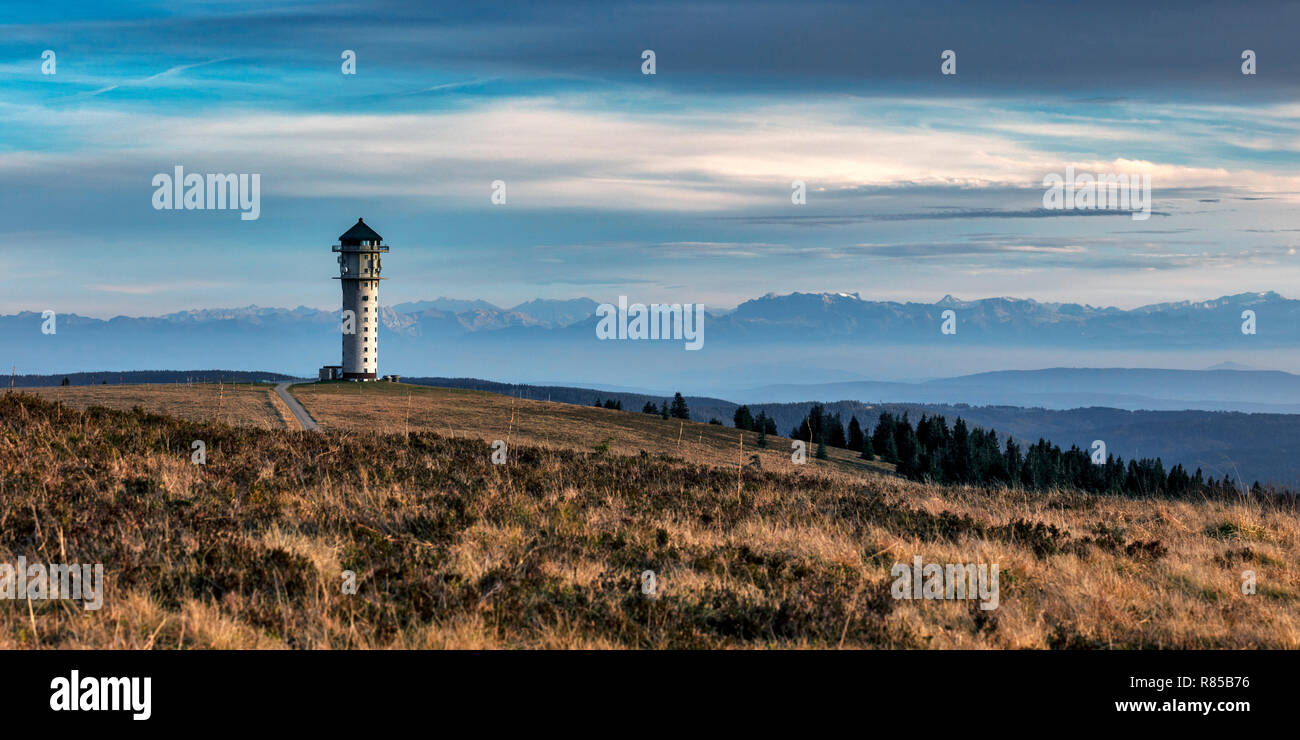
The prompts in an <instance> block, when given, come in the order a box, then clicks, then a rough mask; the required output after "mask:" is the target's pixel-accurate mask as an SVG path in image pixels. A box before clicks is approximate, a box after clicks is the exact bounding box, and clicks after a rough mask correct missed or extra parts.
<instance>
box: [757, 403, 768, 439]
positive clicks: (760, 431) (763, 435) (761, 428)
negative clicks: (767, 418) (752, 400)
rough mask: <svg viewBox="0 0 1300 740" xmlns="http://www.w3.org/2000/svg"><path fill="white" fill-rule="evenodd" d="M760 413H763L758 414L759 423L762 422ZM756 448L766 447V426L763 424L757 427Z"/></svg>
mask: <svg viewBox="0 0 1300 740" xmlns="http://www.w3.org/2000/svg"><path fill="white" fill-rule="evenodd" d="M762 413H763V412H761V411H760V412H759V421H760V422H762V421H763V416H762ZM758 446H759V447H767V425H766V424H763V423H760V424H759V425H758Z"/></svg>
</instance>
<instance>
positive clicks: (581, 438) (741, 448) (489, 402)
mask: <svg viewBox="0 0 1300 740" xmlns="http://www.w3.org/2000/svg"><path fill="white" fill-rule="evenodd" d="M289 390H290V392H291V393H293V394H294V396H296V397H297V398H298V400H299V401H300V402H301V403H302V405H303V406H304V407H305V408H306V409H307V412H308V413H310V414H311V416H312V418H313V419H315V420H316V421H317V423H319V424H320V425H321V427H322V428H327V429H344V430H349V431H371V430H377V429H382V430H384V431H387V432H395V433H405V432H406V430H408V429H409V430H410V431H412V432H418V431H430V432H435V433H437V434H442V435H445V436H449V437H457V438H469V439H481V440H486V441H488V442H492V441H493V440H497V439H499V440H502V441H505V442H507V443H508V445H509V446H513V445H514V444H515V443H519V444H522V445H528V446H536V447H543V448H548V449H557V450H560V449H563V450H581V451H584V452H588V451H593V450H596V449H598V448H600V449H604V450H606V451H608V452H609V453H610V454H613V455H639V454H641V453H642V452H647V453H649V454H652V455H670V456H672V457H676V458H680V459H682V460H686V461H688V462H697V463H701V464H705V465H714V466H726V465H730V466H732V467H733V468H735V467H737V466H738V465H739V464H740V463H741V462H743V463H744V464H746V465H752V463H753V461H752V457H753V455H758V456H759V461H760V462H759V464H760V465H761V466H762V469H764V470H779V471H784V472H797V471H798V470H799V469H800V468H799V467H798V466H796V465H793V464H792V463H791V457H790V455H791V446H790V445H791V442H790V440H789V439H787V438H784V437H776V436H769V437H768V446H767V448H766V449H760V448H759V447H758V446H757V445H758V435H757V434H755V433H753V432H741V431H740V430H737V429H734V428H732V427H730V426H717V425H711V424H700V423H697V422H691V421H682V420H680V419H667V420H665V419H661V418H659V416H657V415H654V414H642V413H639V412H636V411H614V410H612V409H603V408H596V407H594V406H575V405H573V404H565V403H552V402H548V401H533V400H529V399H519V398H511V397H510V396H503V395H500V394H498V393H488V392H485V391H471V390H463V389H459V388H431V387H429V386H421V385H408V384H405V383H365V384H362V383H307V384H302V385H295V386H292V387H290V389H289ZM742 437H743V438H744V442H743V445H742V443H741V438H742ZM815 452H816V446H815V445H814V446H812V447H811V448H809V449H807V456H808V458H812V457H813V454H814V453H815ZM827 454H828V455H829V458H830V460H829V463H830V467H832V468H834V469H837V470H842V471H845V472H864V471H871V470H874V471H879V472H888V471H892V470H893V466H892V465H890V464H888V463H883V462H879V461H873V462H867V461H865V460H861V459H859V458H858V456H857V455H856V454H855V453H852V452H850V451H848V450H839V449H833V448H828V450H827Z"/></svg>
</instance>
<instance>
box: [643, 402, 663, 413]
mask: <svg viewBox="0 0 1300 740" xmlns="http://www.w3.org/2000/svg"><path fill="white" fill-rule="evenodd" d="M641 413H643V414H657V413H659V409H657V408H655V405H654V404H653V403H650V402H649V401H646V402H645V405H644V406H642V407H641Z"/></svg>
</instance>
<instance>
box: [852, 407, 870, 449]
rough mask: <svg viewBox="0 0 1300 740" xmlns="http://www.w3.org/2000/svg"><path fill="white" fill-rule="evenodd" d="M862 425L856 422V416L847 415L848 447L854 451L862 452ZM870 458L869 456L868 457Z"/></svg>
mask: <svg viewBox="0 0 1300 740" xmlns="http://www.w3.org/2000/svg"><path fill="white" fill-rule="evenodd" d="M862 442H863V437H862V426H861V425H860V424H858V417H856V416H850V417H849V449H850V450H853V451H854V452H862ZM868 459H870V458H868Z"/></svg>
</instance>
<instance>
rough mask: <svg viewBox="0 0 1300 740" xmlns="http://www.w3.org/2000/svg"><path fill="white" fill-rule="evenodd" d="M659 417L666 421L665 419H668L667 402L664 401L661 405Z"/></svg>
mask: <svg viewBox="0 0 1300 740" xmlns="http://www.w3.org/2000/svg"><path fill="white" fill-rule="evenodd" d="M659 416H661V417H662V418H664V419H667V418H668V402H667V401H664V402H663V404H662V405H661V406H660V407H659Z"/></svg>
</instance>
